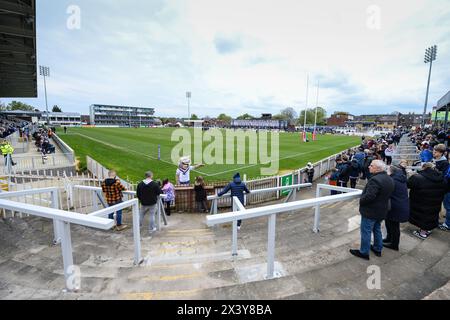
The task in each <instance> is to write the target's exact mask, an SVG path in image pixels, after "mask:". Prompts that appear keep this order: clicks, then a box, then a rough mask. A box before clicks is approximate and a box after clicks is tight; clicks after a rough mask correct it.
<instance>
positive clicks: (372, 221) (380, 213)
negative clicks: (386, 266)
mask: <svg viewBox="0 0 450 320" xmlns="http://www.w3.org/2000/svg"><path fill="white" fill-rule="evenodd" d="M369 169H370V172H371V174H372V177H371V178H370V180H369V182H368V183H367V185H366V187H365V188H364V191H363V193H362V195H361V199H360V207H359V211H360V213H361V248H360V250H353V249H352V250H350V253H351V254H352V255H354V256H356V257H359V258H362V259H365V260H370V256H369V253H370V250H372V251H373V252H374V253H375V255H376V256H378V257H381V252H382V250H383V235H382V233H381V222H382V221H383V220H385V219H386V217H387V214H388V211H389V199H390V197H391V195H392V192H393V191H394V182H393V181H392V179H391V177H389V176H388V175H387V173H386V165H385V164H384V162H383V161H380V160H374V161H373V162H372V163H371V165H370V166H369ZM372 233H373V235H374V245H373V246H371V245H370V243H371V236H372Z"/></svg>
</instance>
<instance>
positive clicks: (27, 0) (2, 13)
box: [0, 0, 37, 98]
mask: <svg viewBox="0 0 450 320" xmlns="http://www.w3.org/2000/svg"><path fill="white" fill-rule="evenodd" d="M0 97H24V98H35V97H37V75H36V1H35V0H20V1H19V0H1V1H0Z"/></svg>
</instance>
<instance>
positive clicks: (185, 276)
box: [141, 273, 203, 281]
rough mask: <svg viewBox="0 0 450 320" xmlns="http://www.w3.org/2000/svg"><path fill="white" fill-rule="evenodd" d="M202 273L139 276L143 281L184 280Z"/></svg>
mask: <svg viewBox="0 0 450 320" xmlns="http://www.w3.org/2000/svg"><path fill="white" fill-rule="evenodd" d="M202 275H203V274H202V273H191V274H179V275H174V276H149V277H144V278H141V280H143V281H177V280H184V279H192V278H198V277H200V276H202Z"/></svg>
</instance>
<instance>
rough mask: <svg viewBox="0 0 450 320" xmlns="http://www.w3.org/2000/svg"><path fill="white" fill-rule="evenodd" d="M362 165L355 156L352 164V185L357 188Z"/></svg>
mask: <svg viewBox="0 0 450 320" xmlns="http://www.w3.org/2000/svg"><path fill="white" fill-rule="evenodd" d="M361 171H362V167H361V166H360V164H359V162H358V159H355V158H353V160H352V162H351V164H350V187H351V188H352V189H356V184H357V183H358V179H359V176H360V174H361Z"/></svg>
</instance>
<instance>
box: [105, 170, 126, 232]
mask: <svg viewBox="0 0 450 320" xmlns="http://www.w3.org/2000/svg"><path fill="white" fill-rule="evenodd" d="M102 191H103V193H104V195H105V198H106V202H107V203H108V206H110V207H112V206H115V205H117V204H119V203H122V199H123V193H122V192H123V191H126V188H125V187H124V186H123V185H122V183H121V182H120V180H119V179H118V178H117V174H116V172H115V171H114V170H110V171H109V173H108V178H107V179H105V181H103V183H102ZM109 219H111V220H114V213H111V214H110V215H109ZM126 228H127V225H124V224H122V210H119V211H117V212H116V230H117V231H123V230H125V229H126Z"/></svg>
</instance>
